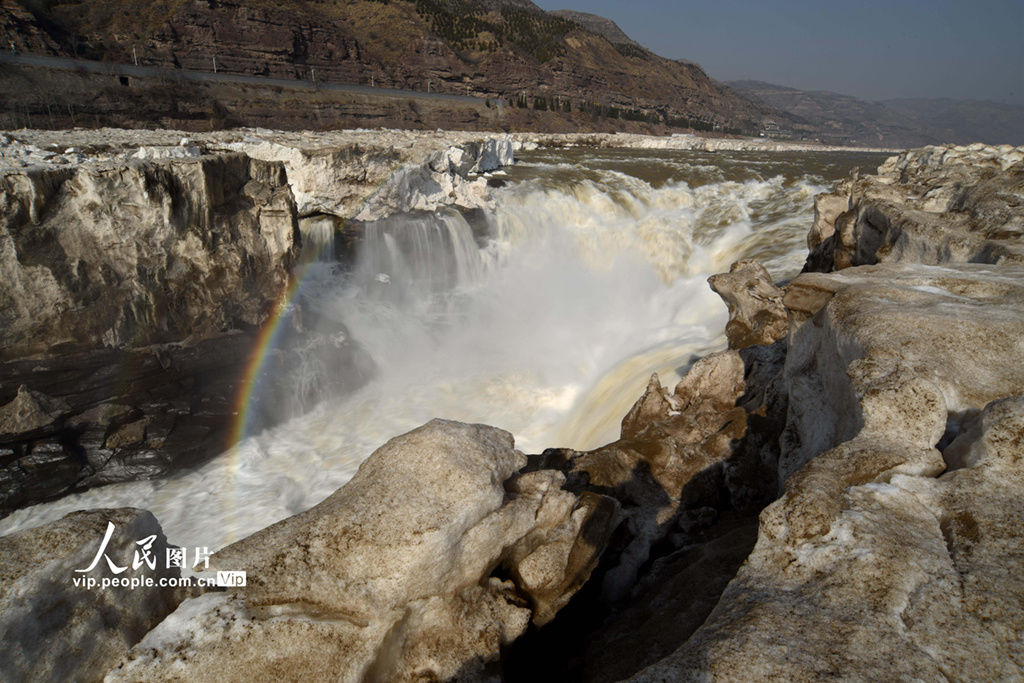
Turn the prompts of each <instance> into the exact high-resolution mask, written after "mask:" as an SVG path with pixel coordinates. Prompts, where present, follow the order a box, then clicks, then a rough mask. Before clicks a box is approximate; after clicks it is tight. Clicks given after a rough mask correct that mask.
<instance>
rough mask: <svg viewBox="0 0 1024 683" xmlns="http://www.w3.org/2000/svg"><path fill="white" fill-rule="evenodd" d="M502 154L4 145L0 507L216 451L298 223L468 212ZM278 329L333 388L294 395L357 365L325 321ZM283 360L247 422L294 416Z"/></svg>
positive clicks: (376, 140)
mask: <svg viewBox="0 0 1024 683" xmlns="http://www.w3.org/2000/svg"><path fill="white" fill-rule="evenodd" d="M261 135H262V136H261ZM34 143H39V144H40V145H46V147H40V146H37V145H36V144H34ZM509 163H512V143H511V141H510V140H508V139H495V138H488V137H487V136H484V135H479V134H478V135H468V134H467V135H460V134H444V135H442V134H436V133H435V134H420V135H417V134H413V133H390V134H389V133H377V132H374V133H364V134H360V133H342V134H335V135H333V136H330V135H328V136H309V135H301V134H299V135H287V134H273V133H266V132H263V133H262V134H257V133H256V132H254V131H235V132H231V133H224V134H219V135H211V136H207V137H194V138H192V139H187V140H184V141H183V140H182V137H181V133H175V132H173V131H163V132H152V133H147V132H144V131H116V130H104V131H98V132H90V131H67V132H65V133H63V134H61V135H57V134H52V133H41V132H36V133H31V132H24V133H22V134H20V138H9V137H7V136H4V137H3V138H2V144H0V167H2V173H3V175H2V177H0V178H2V179H0V272H2V273H3V277H2V278H0V349H2V351H0V512H7V511H10V510H11V509H14V508H17V507H21V506H24V505H29V504H32V503H35V502H39V501H41V500H46V499H49V498H54V497H58V496H60V495H63V494H66V493H68V492H70V491H72V490H80V489H84V488H87V487H91V486H97V485H102V484H107V483H111V482H115V481H125V480H134V479H143V478H149V477H154V476H160V475H166V474H168V473H170V472H172V471H174V470H176V469H180V468H182V467H187V466H191V465H194V464H197V463H199V462H201V461H202V460H203V459H204V458H207V457H209V456H211V455H214V454H216V453H218V452H221V451H223V450H224V449H225V448H226V447H227V446H228V443H227V439H228V428H229V427H230V425H231V422H232V419H233V416H234V415H235V411H236V407H235V406H234V401H235V399H236V396H237V395H238V393H239V390H240V388H241V382H242V381H243V379H244V372H245V370H246V366H247V363H248V360H249V357H250V354H251V351H252V349H253V347H254V345H255V343H256V337H257V333H258V331H259V330H260V329H261V328H262V327H263V326H264V325H266V324H268V322H270V321H271V318H272V317H273V316H275V315H276V314H278V313H280V312H281V309H282V307H283V306H285V305H286V304H287V303H288V302H287V301H286V294H287V290H288V287H289V284H290V283H291V282H292V281H293V280H294V278H295V277H296V268H297V266H298V264H299V262H300V254H301V252H302V248H303V240H302V237H301V231H302V230H304V229H306V228H307V221H323V220H326V221H328V222H329V224H330V225H332V226H334V228H335V229H336V228H338V227H340V226H341V225H343V224H344V223H345V222H346V221H347V220H350V219H353V218H355V217H356V215H357V214H359V215H360V216H361V217H362V218H363V219H371V218H378V217H381V216H386V215H388V214H389V213H391V212H396V211H405V210H409V209H412V208H420V209H430V208H434V207H436V206H441V205H446V204H452V203H459V204H462V205H463V206H475V205H476V204H475V202H480V201H483V198H484V191H485V190H486V180H485V179H482V178H481V179H475V178H474V179H471V178H469V177H468V176H469V174H470V173H471V172H473V173H475V172H478V171H483V170H491V169H494V168H497V167H499V166H501V165H504V164H509ZM307 246H310V245H307ZM313 246H315V245H313ZM315 257H316V255H315V254H307V255H306V256H305V257H304V258H306V259H310V258H315ZM295 308H301V307H300V306H298V305H294V304H293V305H292V309H295ZM282 325H283V327H282V329H283V330H284V334H286V335H288V336H289V337H290V338H291V339H293V340H298V341H300V342H301V346H302V347H303V349H304V351H303V352H304V353H306V355H307V356H309V354H312V357H314V358H316V359H318V362H320V363H323V364H324V367H330V368H332V369H333V370H334V372H332V373H331V375H332V376H335V377H340V378H344V380H343V381H340V382H339V383H335V384H328V383H327V380H326V379H324V378H321V379H318V380H316V381H314V386H313V387H312V388H311V391H312V394H311V396H313V397H316V396H320V397H322V396H324V395H326V392H329V391H331V392H338V391H341V392H344V391H348V390H351V389H352V388H354V387H356V386H358V385H359V384H360V383H361V382H363V381H365V379H366V378H367V377H368V376H369V374H370V373H371V372H372V370H373V367H372V362H371V361H370V360H369V358H368V357H367V356H366V354H365V352H364V351H363V350H362V349H361V348H360V347H359V346H358V345H357V344H355V343H354V342H352V341H350V340H349V339H348V336H347V334H346V333H345V330H344V327H343V326H342V325H340V324H339V323H337V322H334V321H331V320H326V319H320V318H318V317H316V316H315V315H313V314H306V315H304V316H300V315H298V314H296V313H294V311H293V313H292V314H291V315H289V316H286V317H285V318H284V322H283V323H282ZM301 362H303V361H302V358H301V354H298V353H297V352H296V353H292V352H289V351H283V352H281V353H277V354H274V356H273V358H271V359H269V360H268V361H267V364H266V366H265V368H264V372H265V374H267V375H272V376H274V378H275V379H274V380H273V381H272V382H270V383H268V386H271V387H272V388H271V389H268V392H267V398H266V402H267V403H270V404H280V405H279V406H278V405H275V406H272V408H273V409H268V410H263V407H261V406H257V408H256V411H257V413H259V414H258V415H256V417H255V419H257V420H258V421H262V424H263V425H265V424H266V420H270V419H281V418H282V417H287V416H288V411H287V410H286V411H283V412H282V410H281V408H282V407H286V406H289V405H293V404H294V405H295V406H296V407H295V408H294V410H293V413H294V412H295V411H299V412H301V410H302V409H303V408H302V407H303V406H304V405H306V403H305V402H304V401H303V400H298V399H297V398H296V396H298V395H299V394H300V392H299V390H298V389H297V387H296V386H295V383H296V382H297V381H298V380H297V379H296V376H297V375H298V374H299V373H297V372H296V368H297V366H298V364H300V363H301ZM307 390H310V388H309V387H307V388H306V389H304V390H303V391H307ZM305 398H309V397H305ZM263 413H266V414H263Z"/></svg>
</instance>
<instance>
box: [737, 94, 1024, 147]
mask: <svg viewBox="0 0 1024 683" xmlns="http://www.w3.org/2000/svg"><path fill="white" fill-rule="evenodd" d="M729 85H730V86H732V87H733V88H735V89H736V90H738V91H739V92H741V93H743V94H745V95H747V96H749V97H753V98H756V99H759V100H761V101H762V102H764V103H765V104H769V105H771V106H773V107H777V108H779V109H782V110H784V111H786V112H788V113H789V114H791V115H792V116H797V117H800V118H801V119H804V120H806V121H807V122H808V123H810V124H812V125H813V126H814V127H815V128H817V129H819V130H820V134H821V136H822V139H823V140H825V141H827V142H832V143H835V144H855V145H880V146H889V147H914V146H918V145H932V144H941V143H954V144H969V143H972V142H985V143H988V144H1004V143H1005V144H1021V143H1022V142H1024V107H1019V106H1014V105H1008V104H1000V103H997V102H983V101H977V100H952V99H916V100H915V99H899V100H887V101H879V102H874V101H869V100H862V99H858V98H856V97H851V96H849V95H842V94H839V93H834V92H827V91H805V90H797V89H796V88H789V87H786V86H782V85H774V84H772V83H765V82H763V81H732V82H730V83H729Z"/></svg>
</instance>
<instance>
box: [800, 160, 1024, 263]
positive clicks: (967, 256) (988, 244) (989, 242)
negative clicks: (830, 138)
mask: <svg viewBox="0 0 1024 683" xmlns="http://www.w3.org/2000/svg"><path fill="white" fill-rule="evenodd" d="M1022 162H1024V149H1022V148H1020V147H1013V146H1011V145H1001V146H999V147H993V146H988V145H982V144H974V145H968V146H960V147H955V146H946V147H925V148H922V149H915V150H910V151H908V152H903V153H902V154H900V155H899V156H895V157H891V158H889V159H888V160H887V161H886V162H885V163H884V164H883V165H882V166H881V167H879V169H878V173H877V175H867V176H860V175H856V174H855V175H854V176H852V177H851V178H849V179H847V180H846V181H843V182H841V183H839V184H838V185H837V187H836V189H835V190H834V191H833V192H831V193H826V194H824V195H820V196H819V197H817V199H816V201H815V224H814V229H813V230H812V231H811V233H810V235H808V246H809V247H810V248H811V250H812V251H811V253H810V255H809V256H808V259H807V266H806V267H805V270H816V271H829V270H833V269H836V270H838V269H841V268H849V267H851V266H861V265H871V264H874V263H887V262H913V263H929V264H939V263H946V262H954V263H956V262H960V263H965V262H970V263H1020V262H1021V261H1022V260H1024V247H1022V246H1021V236H1022V234H1024V193H1022V192H1021V187H1024V163H1022Z"/></svg>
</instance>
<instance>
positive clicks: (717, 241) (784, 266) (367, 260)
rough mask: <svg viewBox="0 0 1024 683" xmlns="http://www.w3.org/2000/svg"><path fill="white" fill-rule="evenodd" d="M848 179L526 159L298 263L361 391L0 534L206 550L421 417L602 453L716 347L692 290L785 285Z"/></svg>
mask: <svg viewBox="0 0 1024 683" xmlns="http://www.w3.org/2000/svg"><path fill="white" fill-rule="evenodd" d="M857 161H858V160H856V159H852V158H851V159H844V158H842V157H840V156H838V155H831V156H829V157H827V158H826V157H825V155H821V154H819V155H814V154H803V155H800V154H791V155H788V156H783V155H777V156H771V155H763V154H762V155H747V156H746V157H743V156H736V155H734V156H731V157H718V156H714V155H708V154H698V153H693V152H674V153H662V154H652V153H651V152H643V153H640V152H600V153H596V152H586V151H579V150H574V151H571V152H549V153H544V152H541V153H536V154H534V155H532V156H531V157H529V158H528V159H527V160H526V161H525V163H523V164H521V165H520V166H519V167H517V168H515V169H513V170H512V171H511V173H510V176H509V183H508V185H507V186H505V187H501V188H498V189H495V190H494V196H493V199H494V208H493V209H492V210H488V211H485V212H484V213H483V215H482V216H476V217H474V218H473V225H470V223H469V222H467V220H466V219H465V218H464V217H463V215H461V214H460V213H458V212H456V211H453V210H442V211H438V212H436V213H431V214H426V213H423V214H416V215H407V216H396V217H392V218H389V219H386V220H383V221H380V222H377V223H374V224H369V225H367V226H366V228H365V234H364V237H363V240H362V242H361V246H360V248H359V252H358V256H357V258H356V262H355V263H354V265H352V267H351V268H349V269H347V270H343V269H342V268H340V267H339V266H338V265H337V264H329V263H321V264H316V265H315V266H314V267H313V274H312V275H311V278H312V282H311V283H310V286H309V287H308V288H307V291H311V292H313V294H312V296H311V301H312V303H311V304H309V305H312V306H314V307H315V308H317V309H318V312H319V313H320V314H321V315H323V316H325V317H328V318H333V319H336V320H338V321H341V322H343V323H344V324H345V326H346V327H347V329H348V331H349V334H350V335H351V337H352V338H353V339H355V340H357V341H358V342H359V343H361V344H362V345H363V347H365V349H366V350H367V351H368V352H369V353H370V355H371V356H372V357H373V360H374V362H375V364H376V366H377V372H376V375H375V376H374V378H373V379H372V380H371V381H370V382H369V383H368V384H367V385H365V386H364V387H363V388H361V389H359V390H358V391H356V392H355V393H353V394H350V395H348V396H345V397H343V398H335V399H330V400H327V401H324V402H322V403H321V404H319V405H318V406H317V407H316V408H315V409H314V410H313V411H312V412H310V413H308V414H306V415H304V416H302V417H298V418H295V419H292V420H290V421H288V422H286V423H284V424H282V425H279V426H277V427H275V428H273V429H270V430H267V431H265V432H263V433H261V434H259V435H256V436H250V437H248V438H246V439H245V440H244V441H243V442H242V443H241V444H239V446H238V447H237V448H236V449H235V451H233V452H232V453H228V454H225V455H222V456H220V457H219V458H217V459H215V460H213V461H211V462H209V463H207V464H206V465H205V466H203V467H200V468H199V469H197V470H195V471H193V472H188V473H184V474H181V475H179V476H176V477H174V478H171V479H166V480H161V481H152V482H137V483H131V484H122V485H114V486H108V487H105V488H100V489H94V490H91V491H87V492H85V493H82V494H78V495H75V496H69V497H67V498H64V499H62V500H59V501H56V502H54V503H49V504H44V505H38V506H35V507H33V508H28V509H25V510H20V511H18V512H16V513H14V514H13V515H11V516H10V517H8V518H7V519H5V520H0V532H6V531H10V530H13V529H16V528H21V527H25V526H32V525H35V524H38V523H41V522H43V521H47V520H50V519H54V518H56V517H59V516H60V515H62V514H64V513H66V512H67V511H69V510H71V509H81V508H92V507H117V506H134V507H144V508H148V509H150V510H152V511H153V512H154V514H155V515H156V516H157V518H158V519H159V520H160V522H161V523H162V525H163V527H164V530H165V531H166V532H167V535H168V537H169V538H170V540H171V541H172V542H174V543H178V544H182V545H187V546H203V545H205V546H208V547H209V548H210V549H215V548H219V547H221V546H223V545H225V544H226V543H228V542H231V541H233V540H237V539H238V538H241V537H243V536H245V535H247V534H249V533H251V532H253V531H255V530H257V529H259V528H262V527H264V526H266V525H268V524H270V523H273V522H274V521H277V520H279V519H281V518H283V517H285V516H288V515H291V514H295V513H297V512H299V511H302V510H304V509H307V508H309V507H310V506H312V505H314V504H316V503H317V502H318V501H320V500H322V499H323V498H324V497H326V496H327V495H329V494H330V493H332V492H333V491H335V490H336V489H337V488H338V487H339V486H341V485H342V484H344V483H345V482H346V481H347V480H348V479H349V478H350V477H351V476H352V474H353V473H354V472H355V469H356V468H357V467H358V465H359V463H361V462H362V461H363V460H364V459H365V458H366V457H367V456H368V455H369V454H370V453H371V452H372V451H373V450H374V449H375V448H376V447H378V446H380V445H381V444H382V443H383V442H384V441H386V440H387V439H388V438H390V437H392V436H395V435H397V434H400V433H403V432H405V431H408V430H410V429H412V428H414V427H417V426H419V425H421V424H423V423H424V422H426V421H428V420H430V419H431V418H434V417H444V418H449V419H455V420H462V421H469V422H483V423H487V424H492V425H495V426H498V427H502V428H504V429H507V430H509V431H511V432H512V433H513V434H514V435H515V437H516V443H517V446H518V447H519V448H520V449H521V450H524V451H527V452H536V451H539V450H540V449H542V448H545V447H550V446H568V447H573V448H579V449H585V448H592V447H595V446H598V445H601V444H603V443H606V442H608V441H612V440H614V439H615V438H616V437H617V436H618V427H619V422H620V420H621V419H622V416H623V415H624V414H625V413H626V412H627V411H628V409H629V407H630V405H632V403H633V402H634V401H635V400H636V399H637V398H638V397H639V395H640V393H641V392H642V391H643V388H644V386H645V385H646V382H647V379H648V377H649V376H650V374H651V372H658V373H659V374H660V375H661V379H662V382H663V383H664V384H672V383H674V382H676V381H677V380H678V379H679V377H680V375H681V374H682V373H684V372H685V370H686V369H687V367H688V366H689V364H690V363H692V361H693V360H694V359H695V357H697V356H699V355H700V354H703V353H706V352H707V351H709V350H713V349H715V348H718V347H721V346H722V345H723V344H724V338H723V336H722V330H723V329H724V324H725V322H726V309H725V306H724V304H723V303H722V302H721V300H720V299H719V298H718V297H717V296H716V295H715V294H714V293H713V292H711V290H710V289H709V287H708V286H707V284H706V278H707V276H708V275H710V274H712V273H715V272H719V271H722V270H725V269H727V268H728V267H729V265H730V264H731V263H732V262H733V261H736V260H738V259H741V258H751V257H752V258H759V259H761V260H762V261H763V262H765V263H766V265H767V266H768V267H769V269H770V270H771V271H772V273H773V275H775V276H776V277H788V276H791V275H793V274H795V273H796V272H798V271H799V268H800V265H801V264H802V261H803V257H804V255H805V246H804V244H805V242H804V239H805V235H806V232H807V229H808V228H809V227H810V223H811V217H812V200H813V196H814V194H815V193H817V192H820V191H822V190H823V189H824V188H825V187H826V185H827V181H828V180H831V179H835V178H837V177H840V176H841V175H843V174H845V172H846V170H847V168H848V167H849V166H850V165H852V163H855V162H857ZM308 232H309V233H310V237H313V236H315V238H316V239H317V241H318V242H322V243H324V244H326V243H327V242H328V241H329V240H331V239H332V236H331V235H328V234H324V231H323V230H322V229H321V226H320V225H319V224H317V225H314V226H310V230H309V231H308Z"/></svg>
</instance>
